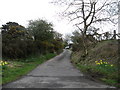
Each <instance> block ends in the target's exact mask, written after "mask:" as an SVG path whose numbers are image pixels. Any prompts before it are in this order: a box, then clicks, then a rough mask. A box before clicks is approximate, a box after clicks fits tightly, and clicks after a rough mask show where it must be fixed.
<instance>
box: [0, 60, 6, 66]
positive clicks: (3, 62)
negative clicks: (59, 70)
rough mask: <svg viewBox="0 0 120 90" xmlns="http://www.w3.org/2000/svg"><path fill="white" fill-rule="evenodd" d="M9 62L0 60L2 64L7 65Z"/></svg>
mask: <svg viewBox="0 0 120 90" xmlns="http://www.w3.org/2000/svg"><path fill="white" fill-rule="evenodd" d="M7 64H8V62H6V61H3V60H0V66H5V65H7Z"/></svg>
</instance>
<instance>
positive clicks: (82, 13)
mask: <svg viewBox="0 0 120 90" xmlns="http://www.w3.org/2000/svg"><path fill="white" fill-rule="evenodd" d="M56 2H57V3H59V4H64V5H67V8H66V10H65V11H64V12H62V15H63V16H65V17H68V18H69V20H70V21H72V22H73V23H74V26H76V27H77V28H78V29H79V30H80V31H81V33H82V37H83V44H84V50H85V54H87V53H88V51H87V47H86V33H87V30H88V28H89V27H90V26H91V25H94V24H96V23H97V22H102V21H112V20H111V18H112V17H113V16H114V15H116V13H114V15H113V13H112V15H111V13H110V10H111V12H114V9H110V7H111V6H113V5H114V4H117V1H116V0H58V1H57V0H56Z"/></svg>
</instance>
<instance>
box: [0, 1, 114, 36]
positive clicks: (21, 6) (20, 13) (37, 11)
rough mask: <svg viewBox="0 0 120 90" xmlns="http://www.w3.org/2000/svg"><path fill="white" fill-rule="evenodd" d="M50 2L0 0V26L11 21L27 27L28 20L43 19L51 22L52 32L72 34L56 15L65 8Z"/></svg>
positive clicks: (69, 28)
mask: <svg viewBox="0 0 120 90" xmlns="http://www.w3.org/2000/svg"><path fill="white" fill-rule="evenodd" d="M51 1H52V0H0V12H1V14H0V26H1V25H2V24H5V23H7V22H9V21H11V22H17V23H19V24H20V25H23V26H25V27H27V24H28V21H29V20H35V19H45V20H47V21H48V22H52V23H53V25H54V30H56V31H58V32H59V33H61V34H63V35H65V34H69V33H71V32H73V31H74V29H73V28H72V25H71V24H68V21H67V20H65V19H64V20H63V19H61V18H60V17H59V16H58V14H57V13H58V12H60V10H64V9H65V8H63V7H59V6H57V5H53V4H51V3H50V2H51ZM104 26H107V25H104ZM108 27H109V26H107V27H105V29H104V30H106V31H107V29H108ZM111 29H112V28H111ZM113 29H114V28H113ZM113 29H112V30H113ZM109 30H110V29H109Z"/></svg>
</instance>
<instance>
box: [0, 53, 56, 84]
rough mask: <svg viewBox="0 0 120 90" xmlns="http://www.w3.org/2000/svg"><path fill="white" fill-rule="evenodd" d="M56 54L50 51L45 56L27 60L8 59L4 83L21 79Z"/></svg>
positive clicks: (4, 72)
mask: <svg viewBox="0 0 120 90" xmlns="http://www.w3.org/2000/svg"><path fill="white" fill-rule="evenodd" d="M54 56H55V54H52V53H49V54H46V55H43V56H34V57H29V58H27V59H26V60H23V61H21V60H18V61H8V62H9V64H8V65H6V66H5V68H4V69H3V70H2V71H3V73H2V74H3V77H2V84H6V83H8V82H11V81H14V80H16V79H19V78H20V77H21V76H23V75H25V74H27V73H28V72H30V71H31V70H33V69H34V68H35V67H37V66H38V65H39V64H42V63H43V62H45V61H46V60H48V59H50V58H52V57H54Z"/></svg>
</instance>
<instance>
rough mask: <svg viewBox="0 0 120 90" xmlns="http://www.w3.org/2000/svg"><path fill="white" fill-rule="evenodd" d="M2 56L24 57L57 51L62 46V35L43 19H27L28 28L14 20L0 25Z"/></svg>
mask: <svg viewBox="0 0 120 90" xmlns="http://www.w3.org/2000/svg"><path fill="white" fill-rule="evenodd" d="M1 34H2V56H3V57H7V58H26V57H28V56H30V55H36V54H46V53H59V52H60V51H61V50H62V48H63V40H62V37H61V36H59V35H58V34H59V33H57V32H55V31H54V30H53V25H52V23H48V22H47V21H45V20H34V21H32V20H31V21H29V25H28V28H25V27H24V26H22V25H19V24H18V23H16V22H8V23H6V24H4V25H2V28H1Z"/></svg>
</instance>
